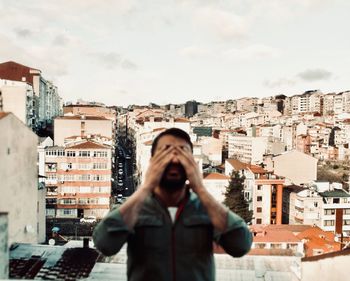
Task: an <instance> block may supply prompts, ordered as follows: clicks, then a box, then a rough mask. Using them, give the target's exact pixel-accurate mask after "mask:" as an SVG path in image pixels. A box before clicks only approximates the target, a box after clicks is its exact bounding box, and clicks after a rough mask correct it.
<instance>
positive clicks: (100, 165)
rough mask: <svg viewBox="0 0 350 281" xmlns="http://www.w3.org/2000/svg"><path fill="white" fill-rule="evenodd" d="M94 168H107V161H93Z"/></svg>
mask: <svg viewBox="0 0 350 281" xmlns="http://www.w3.org/2000/svg"><path fill="white" fill-rule="evenodd" d="M92 168H93V169H94V170H105V169H107V163H93V165H92Z"/></svg>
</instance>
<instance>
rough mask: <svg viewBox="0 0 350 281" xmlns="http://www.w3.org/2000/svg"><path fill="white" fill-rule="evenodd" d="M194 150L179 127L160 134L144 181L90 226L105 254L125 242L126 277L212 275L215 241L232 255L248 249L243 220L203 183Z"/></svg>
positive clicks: (192, 279) (186, 280) (187, 280)
mask: <svg viewBox="0 0 350 281" xmlns="http://www.w3.org/2000/svg"><path fill="white" fill-rule="evenodd" d="M192 149H193V147H192V143H191V140H190V137H189V135H188V134H187V133H186V132H184V131H182V130H180V129H176V128H171V129H168V130H166V131H164V132H162V133H161V134H159V135H158V136H157V137H156V138H155V140H154V142H153V144H152V151H151V154H152V158H151V160H150V163H149V167H148V170H147V172H146V176H145V179H144V182H143V183H142V184H141V186H140V187H139V188H138V189H137V191H136V192H135V193H134V194H133V195H132V196H131V197H130V198H129V199H128V200H127V201H126V202H125V203H124V204H123V205H121V206H120V208H119V209H115V210H112V211H111V212H110V213H109V214H108V215H107V216H106V217H105V218H104V219H103V220H102V221H101V223H100V224H99V225H97V226H96V228H95V230H94V233H93V239H94V242H95V245H96V247H97V249H99V250H100V251H101V252H102V253H103V254H105V255H113V254H115V253H117V252H118V251H119V250H120V248H121V247H122V246H123V244H124V243H125V242H128V249H127V254H128V262H127V275H128V280H131V281H139V280H145V281H150V280H152V281H157V280H159V281H167V280H169V281H170V280H171V281H175V280H177V281H197V280H215V268H214V259H213V241H215V242H216V243H218V244H219V245H221V246H222V247H223V248H224V249H225V251H226V252H227V253H228V254H230V255H232V256H234V257H240V256H243V255H244V254H246V253H247V252H248V251H249V250H250V247H251V243H252V236H251V233H250V232H249V230H248V228H247V226H246V224H245V223H244V221H243V220H242V219H241V218H240V217H239V216H237V215H236V214H234V213H232V212H231V211H229V210H227V209H226V208H225V207H224V206H222V205H221V204H220V203H218V202H217V201H216V200H215V199H214V198H213V197H212V196H211V195H210V194H209V193H208V192H207V190H206V189H205V188H204V186H203V182H202V175H201V173H200V171H199V169H198V165H197V163H196V162H195V160H194V158H193V155H192Z"/></svg>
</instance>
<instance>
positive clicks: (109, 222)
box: [92, 209, 130, 256]
mask: <svg viewBox="0 0 350 281" xmlns="http://www.w3.org/2000/svg"><path fill="white" fill-rule="evenodd" d="M129 234H130V231H129V230H128V228H127V226H126V224H125V223H124V221H123V218H122V216H121V214H120V212H119V210H118V209H114V210H112V211H111V212H109V214H108V215H107V216H106V217H105V218H103V220H102V221H101V222H100V223H99V224H98V225H97V226H96V227H95V229H94V232H93V234H92V238H93V241H94V244H95V246H96V248H97V249H98V250H99V251H100V252H101V253H102V254H104V255H105V256H111V255H114V254H116V253H118V252H119V250H120V249H121V247H122V246H123V245H124V243H125V242H126V241H127V239H128V236H129Z"/></svg>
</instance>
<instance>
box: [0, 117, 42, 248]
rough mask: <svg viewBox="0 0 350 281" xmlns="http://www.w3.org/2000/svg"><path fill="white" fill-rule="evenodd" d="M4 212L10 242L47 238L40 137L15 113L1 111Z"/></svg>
mask: <svg viewBox="0 0 350 281" xmlns="http://www.w3.org/2000/svg"><path fill="white" fill-rule="evenodd" d="M0 131H1V134H0V145H1V147H2V149H1V150H0V159H1V162H0V178H1V187H0V191H1V196H0V212H7V213H8V220H9V229H8V231H9V244H12V243H14V242H22V243H40V242H44V241H45V215H44V214H45V211H44V210H45V209H44V208H45V205H44V200H43V199H44V197H45V189H44V188H42V187H41V186H39V185H38V172H37V143H38V137H37V136H36V135H35V134H34V133H33V132H32V131H31V130H30V129H29V128H28V127H26V126H25V125H24V124H23V123H22V122H21V121H20V120H19V119H18V118H17V117H16V116H15V115H14V114H12V113H4V112H0Z"/></svg>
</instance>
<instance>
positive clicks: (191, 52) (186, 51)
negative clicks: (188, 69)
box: [179, 46, 211, 59]
mask: <svg viewBox="0 0 350 281" xmlns="http://www.w3.org/2000/svg"><path fill="white" fill-rule="evenodd" d="M179 54H180V55H181V56H183V57H189V58H192V59H195V58H204V57H208V56H211V52H210V51H209V50H207V49H204V48H201V47H197V46H188V47H185V48H183V49H181V50H179Z"/></svg>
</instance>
